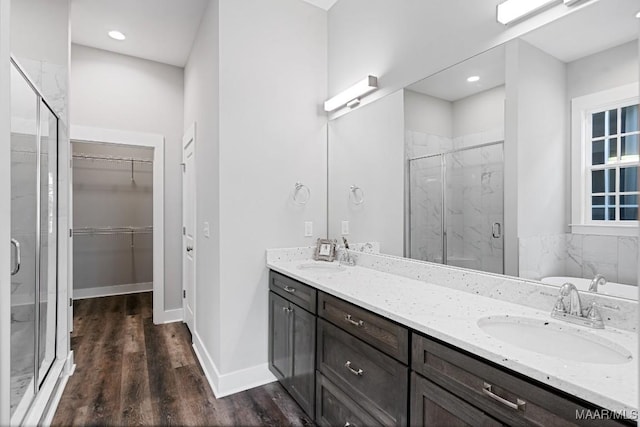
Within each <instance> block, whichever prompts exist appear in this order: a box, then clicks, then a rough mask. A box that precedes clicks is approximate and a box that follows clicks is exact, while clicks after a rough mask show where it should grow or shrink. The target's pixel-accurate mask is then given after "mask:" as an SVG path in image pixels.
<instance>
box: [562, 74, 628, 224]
mask: <svg viewBox="0 0 640 427" xmlns="http://www.w3.org/2000/svg"><path fill="white" fill-rule="evenodd" d="M638 102H639V85H638V83H631V84H627V85H624V86H619V87H616V88H613V89H608V90H604V91H601V92H596V93H592V94H589V95H584V96H580V97H577V98H574V99H572V100H571V224H570V225H571V232H572V233H576V234H602V235H612V236H637V235H638V221H594V220H591V219H590V217H591V215H590V211H591V200H590V198H591V174H590V173H588V171H589V170H590V168H591V126H590V123H591V120H589V118H590V115H591V113H592V112H596V111H604V110H607V109H613V108H615V107H616V106H620V104H621V103H629V104H633V103H638ZM633 164H636V165H637V164H638V162H630V163H629V165H633Z"/></svg>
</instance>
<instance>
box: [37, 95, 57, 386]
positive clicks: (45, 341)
mask: <svg viewBox="0 0 640 427" xmlns="http://www.w3.org/2000/svg"><path fill="white" fill-rule="evenodd" d="M57 153H58V120H57V118H56V116H55V115H54V114H53V113H52V112H51V110H50V109H49V107H48V106H47V104H46V103H44V102H42V101H41V102H40V245H39V247H40V280H39V283H40V304H39V313H38V323H39V326H38V330H39V334H40V339H39V341H38V355H39V358H38V370H39V375H38V379H39V382H40V384H42V381H43V380H44V378H45V376H46V374H47V372H48V370H49V368H50V367H51V364H52V363H53V360H54V359H55V353H56V333H55V331H56V316H57V304H56V301H57V299H56V295H57V290H58V286H57V284H58V282H57V277H56V276H57V275H56V265H57V226H56V224H57V222H56V216H57V210H58V206H57V201H58V194H57V193H58V191H57V189H58V186H57V176H58V169H57V166H58V159H57Z"/></svg>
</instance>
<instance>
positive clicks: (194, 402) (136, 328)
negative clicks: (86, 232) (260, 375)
mask: <svg viewBox="0 0 640 427" xmlns="http://www.w3.org/2000/svg"><path fill="white" fill-rule="evenodd" d="M73 308H74V331H73V333H72V336H71V348H72V349H73V350H74V352H75V362H76V370H75V373H74V374H73V376H71V377H70V378H69V382H68V383H67V386H66V388H65V390H64V393H63V395H62V399H61V401H60V404H59V406H58V409H57V411H56V414H55V417H54V420H53V425H54V426H71V425H74V426H75V425H78V426H82V425H110V426H116V425H117V426H120V425H149V426H157V425H175V426H183V425H200V426H263V425H264V426H281V425H299V426H301V425H313V422H312V421H311V420H310V419H309V418H308V417H307V416H306V415H305V414H304V413H303V412H302V410H301V409H300V408H299V407H298V406H297V404H296V403H295V402H294V401H293V400H292V399H291V397H290V396H289V395H288V394H287V392H286V391H285V390H284V389H283V388H282V387H281V386H280V384H278V383H272V384H268V385H265V386H262V387H257V388H254V389H251V390H248V391H245V392H242V393H237V394H235V395H232V396H228V397H225V398H222V399H216V398H215V397H214V396H213V393H212V392H211V389H210V387H209V384H208V383H207V380H206V378H205V376H204V373H203V372H202V369H201V367H200V365H199V363H198V361H197V359H196V356H195V354H194V352H193V349H192V347H191V337H190V334H189V330H188V329H187V327H186V326H185V325H184V324H183V323H171V324H167V325H154V324H153V320H152V303H151V293H140V294H132V295H122V296H115V297H104V298H93V299H86V300H79V301H75V302H74V307H73Z"/></svg>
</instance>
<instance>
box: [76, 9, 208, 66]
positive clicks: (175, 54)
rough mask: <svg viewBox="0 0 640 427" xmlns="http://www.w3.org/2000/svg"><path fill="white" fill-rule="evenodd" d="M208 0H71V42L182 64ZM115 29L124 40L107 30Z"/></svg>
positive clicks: (167, 62)
mask: <svg viewBox="0 0 640 427" xmlns="http://www.w3.org/2000/svg"><path fill="white" fill-rule="evenodd" d="M208 3H209V0H71V41H72V42H73V43H77V44H82V45H86V46H91V47H95V48H98V49H104V50H109V51H112V52H117V53H122V54H125V55H131V56H137V57H139V58H144V59H150V60H152V61H157V62H163V63H165V64H171V65H175V66H178V67H184V65H185V64H186V62H187V58H188V57H189V52H190V51H191V46H192V45H193V41H194V39H195V36H196V32H197V31H198V27H199V25H200V19H201V17H202V15H203V13H204V11H205V8H206V7H207V4H208ZM109 30H119V31H121V32H122V33H124V34H125V35H126V36H127V39H126V40H125V41H116V40H113V39H111V38H110V37H109V36H108V35H107V32H108V31H109Z"/></svg>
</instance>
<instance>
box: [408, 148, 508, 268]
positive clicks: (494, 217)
mask: <svg viewBox="0 0 640 427" xmlns="http://www.w3.org/2000/svg"><path fill="white" fill-rule="evenodd" d="M503 169H504V155H503V142H502V141H497V142H490V143H486V144H481V145H475V146H471V147H462V148H458V149H453V150H450V151H445V152H441V153H436V154H430V155H425V156H418V157H414V158H410V159H408V177H409V178H408V181H409V182H408V183H409V192H408V206H409V218H408V219H409V227H408V228H407V242H406V243H407V250H408V256H409V257H411V258H414V259H419V260H423V261H431V262H437V263H442V264H448V265H455V266H458V267H466V268H472V269H475V270H482V271H488V272H493V273H503V272H504V249H503V248H504V245H503V242H504V237H503V235H504V233H503V229H504V227H503V223H504V173H503Z"/></svg>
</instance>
